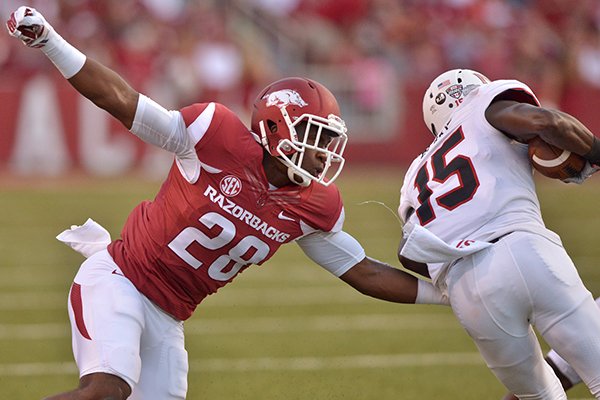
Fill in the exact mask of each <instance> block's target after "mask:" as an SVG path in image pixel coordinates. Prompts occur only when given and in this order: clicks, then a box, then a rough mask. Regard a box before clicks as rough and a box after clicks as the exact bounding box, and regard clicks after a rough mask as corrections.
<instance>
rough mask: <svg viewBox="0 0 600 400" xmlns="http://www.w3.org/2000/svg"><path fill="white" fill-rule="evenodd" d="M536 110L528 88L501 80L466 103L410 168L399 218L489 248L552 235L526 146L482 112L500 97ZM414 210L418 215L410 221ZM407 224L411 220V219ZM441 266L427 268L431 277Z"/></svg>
mask: <svg viewBox="0 0 600 400" xmlns="http://www.w3.org/2000/svg"><path fill="white" fill-rule="evenodd" d="M507 91H510V92H508V93H510V94H511V98H515V99H517V100H518V101H523V102H528V103H531V104H534V105H538V104H539V102H538V101H537V99H536V97H535V95H534V94H533V92H532V91H531V89H529V87H527V85H525V84H523V83H521V82H519V81H515V80H499V81H494V82H491V83H489V84H485V85H481V86H479V87H478V88H476V89H474V90H473V91H472V92H471V93H470V94H469V95H467V96H466V97H465V99H464V102H463V103H462V105H461V106H460V107H458V108H457V109H456V111H455V112H454V113H453V114H452V117H451V120H450V122H449V123H448V124H447V125H446V128H445V129H444V130H443V131H442V132H441V134H440V136H439V137H437V138H436V139H435V140H434V142H433V143H432V144H431V145H430V146H429V148H428V149H427V150H426V151H425V152H424V153H422V154H421V155H420V156H419V157H417V158H416V159H415V160H414V161H413V162H412V164H411V166H410V167H409V169H408V171H407V173H406V176H405V178H404V183H403V186H402V189H401V197H400V207H399V209H398V213H399V215H400V217H401V218H402V220H403V221H404V222H405V226H406V227H410V226H411V225H412V224H419V225H421V226H422V227H424V228H426V229H428V230H429V231H430V232H431V233H433V234H435V235H436V236H437V237H439V238H440V239H442V240H443V241H444V242H446V243H453V242H457V241H461V240H480V241H490V240H493V239H496V238H498V237H501V236H503V235H505V234H507V233H510V232H513V231H516V230H525V231H533V232H540V233H542V234H547V233H549V231H547V230H546V229H545V226H544V222H543V221H542V217H541V213H540V207H539V202H538V198H537V195H536V191H535V185H534V181H533V173H532V167H531V164H530V162H529V159H528V156H527V145H526V144H523V143H520V142H517V141H515V140H512V139H511V138H509V137H508V136H506V135H505V134H503V133H502V132H500V131H499V130H497V129H495V128H494V127H493V126H491V125H490V124H489V122H488V121H487V119H486V118H485V111H486V109H487V108H488V106H489V105H490V104H491V102H492V101H493V100H494V98H495V97H497V96H498V95H499V94H501V93H503V92H507ZM411 209H413V210H414V213H413V214H412V215H407V214H410V210H411ZM408 217H410V219H409V221H407V218H408ZM441 268H442V265H431V264H430V265H429V270H430V274H431V276H432V278H433V279H434V281H435V278H436V276H437V275H439V273H440V269H441Z"/></svg>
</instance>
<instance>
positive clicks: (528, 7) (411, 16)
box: [0, 0, 600, 110]
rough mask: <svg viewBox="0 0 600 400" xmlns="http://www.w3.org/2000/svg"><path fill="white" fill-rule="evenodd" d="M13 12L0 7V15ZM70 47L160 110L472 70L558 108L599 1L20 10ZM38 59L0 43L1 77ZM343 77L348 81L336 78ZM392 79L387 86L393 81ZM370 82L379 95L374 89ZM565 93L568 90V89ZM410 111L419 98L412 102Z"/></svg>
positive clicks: (591, 51) (82, 2)
mask: <svg viewBox="0 0 600 400" xmlns="http://www.w3.org/2000/svg"><path fill="white" fill-rule="evenodd" d="M18 5H20V2H18V1H14V0H7V1H4V2H2V6H1V7H2V10H1V11H2V15H3V16H4V17H5V19H6V17H8V15H9V14H10V11H12V10H13V9H15V8H16V7H17V6H18ZM29 5H31V6H34V7H36V8H38V9H39V10H40V11H42V12H43V14H44V15H45V16H46V18H47V19H48V20H49V21H50V22H51V23H52V24H53V25H54V26H55V28H56V29H57V31H58V32H60V33H61V34H63V36H65V37H66V38H67V39H68V40H69V41H70V42H71V43H73V44H74V45H75V46H77V47H79V48H81V49H82V50H84V52H85V53H86V54H88V55H89V56H92V57H94V58H96V59H99V60H101V61H102V62H104V63H106V64H107V65H109V66H111V67H112V68H115V69H116V70H117V71H119V73H121V74H123V75H124V76H125V77H126V79H127V80H128V81H129V82H130V83H131V84H132V85H133V86H134V87H135V88H136V89H138V90H140V91H142V92H145V93H147V94H150V95H151V96H153V97H154V98H156V99H157V100H159V101H161V102H162V103H163V104H165V105H167V106H169V107H173V108H176V107H179V106H182V105H185V104H189V103H190V102H196V101H205V100H218V101H221V102H224V103H225V104H228V105H229V106H230V107H232V108H238V109H239V110H244V109H246V110H247V109H248V105H249V103H250V102H251V101H252V100H253V96H254V95H255V94H256V92H257V91H258V90H259V88H261V87H262V86H263V85H264V84H265V83H266V82H269V81H271V80H273V79H275V78H278V77H281V76H284V75H291V74H303V73H304V71H307V70H310V68H312V67H314V66H319V67H325V68H327V69H328V70H334V71H335V70H336V69H339V70H340V71H342V70H343V71H350V72H349V74H350V76H352V77H354V79H352V81H353V82H352V85H355V86H356V87H357V89H358V90H359V91H361V93H362V96H361V101H362V102H364V103H365V105H366V106H372V107H377V106H379V105H380V104H379V103H378V96H377V93H373V90H372V88H373V87H380V86H381V83H382V82H381V81H382V80H383V81H384V82H383V83H384V86H385V82H386V80H388V79H389V80H390V82H394V84H396V85H399V87H398V89H399V90H402V88H403V87H406V86H413V87H419V88H420V89H419V90H421V91H422V90H423V89H424V88H425V87H426V86H427V84H428V83H429V82H430V81H431V79H432V78H434V77H435V76H436V75H437V74H439V73H440V72H443V71H444V70H446V69H449V68H454V67H467V68H473V69H477V70H479V71H481V72H483V73H484V74H486V75H487V76H488V77H490V78H491V79H499V78H516V79H520V80H522V81H524V82H526V83H528V84H529V85H530V86H532V88H533V89H534V90H535V91H536V93H537V94H538V97H540V99H541V100H542V103H544V104H545V105H549V106H558V107H560V106H561V104H563V102H564V99H565V96H567V94H568V90H569V88H570V87H581V86H584V87H591V88H596V89H600V1H598V0H577V1H574V0H102V1H96V0H57V1H47V0H29ZM50 69H52V67H51V66H50V65H49V63H48V62H47V60H45V59H44V58H43V57H42V58H40V57H39V56H38V55H35V54H32V53H31V52H28V51H24V49H22V45H20V44H19V43H18V42H17V41H15V40H11V38H9V37H8V35H6V34H5V35H0V71H1V72H2V76H4V77H7V76H9V74H33V73H37V72H39V71H40V70H50ZM347 73H348V72H347ZM392 78H393V80H392ZM378 84H379V85H378ZM573 85H574V86H573ZM419 102H420V99H419Z"/></svg>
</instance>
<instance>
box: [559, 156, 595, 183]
mask: <svg viewBox="0 0 600 400" xmlns="http://www.w3.org/2000/svg"><path fill="white" fill-rule="evenodd" d="M598 171H600V165H596V164H590V162H589V161H586V162H585V166H584V167H583V169H582V170H581V172H580V173H579V175H577V176H574V177H572V178H567V179H563V182H565V183H577V184H578V185H580V184H582V183H583V182H584V181H585V180H586V179H587V178H589V177H590V176H592V175H594V174H595V173H596V172H598Z"/></svg>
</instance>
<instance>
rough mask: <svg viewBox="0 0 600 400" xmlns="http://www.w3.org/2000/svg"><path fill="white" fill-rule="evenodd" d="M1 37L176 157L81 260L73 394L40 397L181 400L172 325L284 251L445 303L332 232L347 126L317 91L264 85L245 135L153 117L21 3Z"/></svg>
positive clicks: (209, 122) (190, 119) (178, 343)
mask: <svg viewBox="0 0 600 400" xmlns="http://www.w3.org/2000/svg"><path fill="white" fill-rule="evenodd" d="M7 28H8V30H9V32H10V33H11V35H13V36H15V37H17V38H19V39H20V40H22V41H23V42H24V43H25V44H26V45H28V46H30V47H37V48H41V50H42V52H44V54H46V56H47V57H48V58H49V59H50V60H51V61H52V62H53V63H54V64H55V65H56V67H57V68H58V69H59V71H60V72H61V73H62V74H63V76H64V77H65V78H66V79H68V80H69V82H70V83H71V85H72V86H73V87H74V88H75V89H76V90H77V91H79V92H80V93H81V94H82V95H83V96H85V97H87V98H88V99H90V100H91V101H92V102H93V103H94V104H96V105H97V106H98V107H100V108H102V109H104V110H106V111H108V112H109V113H110V114H111V115H113V116H114V117H115V118H117V119H118V120H119V121H120V122H121V123H123V125H125V126H126V127H127V128H128V129H129V130H130V131H131V132H132V133H133V134H135V135H136V136H138V137H140V138H141V139H142V140H144V141H146V142H148V143H151V144H154V145H156V146H158V147H161V148H163V149H165V150H167V151H170V152H172V153H174V155H175V159H174V162H173V165H172V167H171V170H170V172H169V175H168V177H167V178H166V180H165V181H164V183H163V184H162V187H161V189H160V191H159V192H158V194H157V195H156V198H155V199H154V200H153V201H145V202H142V203H141V204H139V205H138V206H137V207H136V208H135V209H134V210H133V211H132V212H131V214H130V215H129V218H128V219H127V221H126V223H125V225H124V227H123V230H122V232H121V238H120V239H117V240H115V241H112V242H111V243H110V244H109V245H108V248H102V249H100V250H97V249H96V250H97V251H90V252H87V254H86V255H87V256H89V258H88V259H87V260H86V261H85V262H84V263H83V264H82V266H81V268H80V269H79V271H78V273H77V275H76V277H75V279H74V282H73V285H72V287H71V291H70V294H69V316H70V320H71V327H72V336H73V352H74V355H75V359H76V362H77V366H78V368H79V373H80V384H79V387H78V388H77V389H74V390H73V391H70V392H67V393H63V394H59V395H56V396H52V397H50V399H84V398H85V399H109V398H110V399H125V398H130V399H145V400H147V399H160V400H165V399H184V398H185V397H186V392H187V370H188V361H187V353H186V351H185V348H184V340H183V321H184V320H186V319H187V318H189V317H190V316H191V314H192V313H193V311H194V309H195V308H196V306H197V305H198V304H199V303H200V302H201V301H202V300H203V299H204V297H206V296H208V295H210V294H212V293H214V292H216V291H217V290H218V289H219V288H220V287H222V286H224V285H226V284H227V283H229V282H231V281H232V280H233V279H234V278H235V276H236V275H237V274H239V273H240V272H241V271H243V270H244V269H245V268H247V267H248V266H250V265H252V264H262V263H264V262H265V261H266V260H268V259H269V258H270V257H271V256H272V255H273V254H274V253H275V252H276V251H277V249H278V248H279V246H281V245H282V244H284V243H289V242H292V241H295V242H296V243H298V244H299V245H300V247H301V248H302V250H303V251H304V252H305V253H306V254H307V256H308V257H310V258H311V259H312V260H314V261H315V262H316V263H317V264H319V265H321V266H322V267H324V268H325V269H327V270H328V271H330V272H331V273H332V274H334V275H335V276H338V277H339V278H340V279H342V280H343V281H345V282H346V283H348V284H349V285H351V286H353V287H354V288H356V289H357V290H358V291H360V292H362V293H364V294H366V295H369V296H373V297H376V298H379V299H384V300H388V301H393V302H400V303H440V302H443V301H444V299H443V297H442V296H441V295H440V294H439V292H438V291H437V290H435V289H434V288H433V286H432V285H431V284H430V283H428V282H425V281H420V280H417V279H416V278H414V277H413V276H412V275H410V274H407V273H405V272H403V271H401V270H399V269H395V268H392V267H390V266H388V265H386V264H383V263H381V262H378V261H376V260H373V259H371V258H368V257H366V255H365V252H364V250H363V248H362V247H361V246H360V244H359V243H358V242H357V241H356V240H355V239H354V238H352V237H351V236H350V235H348V234H347V233H345V232H344V231H342V225H343V221H344V209H343V205H342V200H341V197H340V193H339V191H338V189H337V188H336V187H335V185H333V184H332V182H333V181H334V180H335V178H336V177H337V175H338V174H339V171H340V170H341V167H342V166H343V163H344V158H343V152H344V147H345V144H346V139H347V135H346V126H345V123H344V121H343V120H342V119H341V117H340V110H339V107H338V104H337V101H336V99H335V97H334V96H333V95H332V94H331V93H330V92H329V90H328V89H327V88H325V87H324V86H323V85H321V84H319V83H317V82H315V81H312V80H309V79H304V78H287V79H283V80H280V81H277V82H275V83H273V84H271V85H269V86H268V87H267V88H265V89H264V90H263V91H262V92H261V93H260V94H259V95H258V97H257V99H256V101H255V103H254V109H253V114H252V126H251V130H249V129H248V128H247V127H245V126H244V125H243V123H242V122H241V121H240V119H239V118H238V117H237V116H236V115H235V114H233V113H232V112H231V111H230V110H229V109H227V108H226V107H225V106H223V105H221V104H217V103H204V104H193V105H191V106H189V107H184V108H183V109H181V110H180V111H168V110H166V109H164V108H163V107H162V106H160V105H159V104H157V103H155V102H154V101H152V100H151V99H149V98H147V97H146V96H144V95H142V94H139V93H138V92H137V91H135V90H134V89H132V88H131V87H130V86H129V85H128V84H127V83H126V82H125V81H124V80H123V79H122V78H121V77H119V76H118V75H117V74H116V73H115V72H113V71H112V70H110V69H108V68H106V67H104V66H103V65H101V64H99V63H98V62H96V61H94V60H92V59H89V58H87V57H86V56H85V55H83V54H82V53H81V52H80V51H78V50H77V49H75V48H74V47H73V46H71V45H70V44H69V43H68V42H66V41H65V40H64V39H63V38H62V37H61V36H60V35H58V34H57V33H56V32H55V31H54V29H53V28H52V26H51V25H50V24H48V23H47V22H46V21H45V19H44V18H43V16H42V15H41V14H40V13H39V12H37V11H36V10H35V9H32V8H29V7H20V8H19V9H18V10H17V11H15V12H14V13H13V14H12V15H11V18H10V20H9V21H8V22H7ZM334 164H337V165H338V169H337V170H335V169H334V168H330V167H332V165H334ZM88 250H89V249H88Z"/></svg>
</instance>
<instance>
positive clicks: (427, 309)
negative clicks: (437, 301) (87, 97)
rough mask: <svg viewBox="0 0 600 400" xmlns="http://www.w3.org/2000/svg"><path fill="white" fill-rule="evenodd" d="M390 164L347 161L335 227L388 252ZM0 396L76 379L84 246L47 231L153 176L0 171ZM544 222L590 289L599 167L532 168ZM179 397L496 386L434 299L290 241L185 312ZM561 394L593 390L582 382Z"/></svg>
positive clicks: (34, 393) (106, 217) (418, 394)
mask: <svg viewBox="0 0 600 400" xmlns="http://www.w3.org/2000/svg"><path fill="white" fill-rule="evenodd" d="M401 177H402V172H401V171H394V170H374V169H373V170H363V169H361V170H358V169H354V170H352V169H349V170H347V171H344V174H343V176H342V177H341V178H340V179H339V186H340V189H341V191H342V194H343V196H344V202H345V206H346V225H345V229H346V230H347V231H348V232H350V233H351V234H352V235H354V236H355V237H356V238H357V239H358V240H359V241H360V242H361V243H362V244H363V246H364V247H365V248H366V250H367V253H368V254H369V255H370V256H372V257H375V258H378V259H381V260H384V261H386V262H389V263H392V264H393V265H398V262H397V261H396V247H397V244H398V241H399V237H400V232H401V229H400V223H399V222H398V220H397V218H396V216H395V211H394V212H392V211H390V210H388V209H386V208H385V207H384V206H383V205H382V204H384V205H387V206H388V207H389V208H391V209H392V210H395V209H396V207H397V203H398V192H399V188H400V184H401ZM0 184H1V185H2V189H1V190H0V209H1V210H2V212H1V213H0V226H1V228H0V271H1V277H2V278H1V279H0V287H1V290H0V399H11V400H20V399H27V400H30V399H38V398H41V397H43V396H45V395H48V394H53V393H56V392H59V391H64V390H67V389H70V388H72V387H74V386H76V384H77V371H76V369H75V366H74V363H73V361H72V355H71V344H70V333H69V332H70V331H69V325H68V317H67V311H66V296H67V292H68V289H69V286H70V283H71V280H72V277H73V276H74V274H75V272H76V271H77V268H78V266H79V263H80V262H81V261H82V258H81V257H80V256H79V255H78V254H76V253H74V252H73V251H72V250H70V249H68V248H67V247H66V246H64V245H62V244H61V243H59V242H58V241H56V240H55V239H54V237H55V236H56V234H58V233H59V232H60V231H61V230H62V229H64V228H67V227H68V226H69V225H71V224H81V223H83V222H84V221H85V219H86V218H87V217H92V218H94V219H95V220H96V221H98V222H100V223H102V224H103V225H104V226H105V227H107V228H108V229H109V230H110V231H111V233H112V234H113V237H114V236H116V235H118V233H119V231H120V228H121V225H122V223H123V221H124V220H125V218H126V216H127V214H128V212H129V211H130V210H131V208H133V207H134V206H135V205H136V204H137V203H138V202H139V201H140V200H142V199H148V198H152V197H153V195H154V193H155V192H156V190H157V189H158V186H159V184H158V183H156V182H147V181H144V180H141V179H135V178H131V177H130V178H127V179H120V180H115V179H110V180H105V179H87V180H86V179H83V178H73V179H69V180H59V181H54V180H50V181H41V180H37V181H30V182H27V181H25V182H24V183H23V182H21V183H17V182H15V180H9V179H3V180H0ZM538 188H539V194H540V201H541V204H542V210H543V214H544V217H545V219H546V223H547V225H548V226H549V227H550V228H551V229H554V230H555V231H557V232H558V233H559V234H561V236H562V238H563V242H564V244H565V247H566V248H567V250H569V252H570V254H571V256H572V257H573V259H574V261H575V263H576V265H577V266H578V267H579V270H580V273H581V275H582V277H583V279H584V281H585V282H586V283H587V284H588V287H589V289H590V290H591V291H592V292H593V293H594V294H595V295H600V265H598V260H600V245H599V240H598V231H599V227H600V211H598V208H597V204H598V201H597V199H598V198H599V197H600V180H599V179H598V178H594V179H592V180H591V181H589V182H587V183H586V184H585V185H583V186H575V185H565V184H562V183H559V182H554V181H550V180H548V179H545V178H540V179H539V186H538ZM186 340H187V349H188V351H189V358H190V374H189V392H188V398H189V399H249V400H256V399H261V400H270V399H287V400H294V399H302V400H306V399H312V400H318V399H323V400H325V399H327V400H330V399H331V400H333V399H364V400H368V399H373V400H386V399H390V400H391V399H403V400H412V399H414V400H417V399H419V400H422V399H473V400H475V399H477V400H481V399H500V398H501V397H502V395H503V394H504V389H503V388H502V386H501V385H500V384H499V383H498V382H497V381H496V380H495V378H494V376H493V375H492V374H491V373H490V372H489V371H488V370H487V368H486V367H485V365H484V363H483V362H482V360H481V358H480V357H479V355H478V353H477V350H476V348H475V346H474V345H473V344H472V342H471V340H470V339H469V337H468V336H467V334H466V333H465V332H464V331H463V330H462V328H461V327H460V326H459V324H458V323H457V322H456V320H455V318H454V316H453V315H452V313H451V312H450V310H449V309H448V308H446V307H442V306H425V305H419V306H415V305H397V304H391V303H386V302H382V301H379V300H375V299H371V298H368V297H365V296H363V295H361V294H359V293H358V292H355V291H354V290H353V289H352V288H350V287H349V286H346V285H345V284H344V283H343V282H341V281H339V280H338V279H336V278H335V277H333V276H331V275H330V274H329V273H327V272H325V271H324V270H321V269H320V267H318V266H316V265H314V264H312V262H311V261H310V260H308V259H306V258H305V256H304V255H303V254H302V253H301V252H300V251H299V249H297V248H296V246H294V245H290V246H287V247H285V246H284V247H283V248H282V249H281V250H280V252H279V253H278V254H277V255H276V256H275V257H274V258H273V259H272V260H271V261H270V262H268V263H267V264H265V265H264V266H262V267H252V268H250V269H249V270H247V271H246V272H244V273H243V274H242V275H241V276H239V277H238V278H237V279H236V280H235V282H234V283H232V284H230V285H228V286H226V287H225V288H223V289H222V290H221V291H219V293H218V294H217V295H215V296H212V297H210V298H208V299H207V300H206V301H205V302H204V303H203V304H202V305H201V306H200V307H199V308H198V310H197V312H196V314H195V315H194V317H192V318H191V319H190V320H189V321H188V322H187V323H186ZM570 398H577V399H587V398H591V396H590V395H589V392H588V391H587V389H585V388H584V387H578V388H577V389H576V390H573V391H571V392H570Z"/></svg>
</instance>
